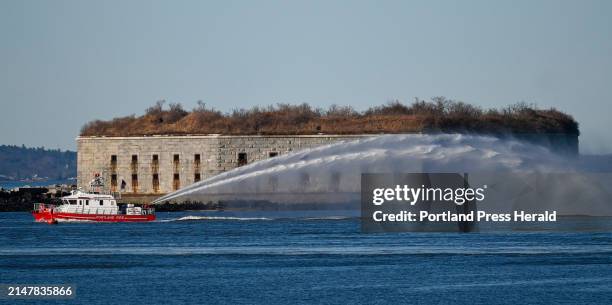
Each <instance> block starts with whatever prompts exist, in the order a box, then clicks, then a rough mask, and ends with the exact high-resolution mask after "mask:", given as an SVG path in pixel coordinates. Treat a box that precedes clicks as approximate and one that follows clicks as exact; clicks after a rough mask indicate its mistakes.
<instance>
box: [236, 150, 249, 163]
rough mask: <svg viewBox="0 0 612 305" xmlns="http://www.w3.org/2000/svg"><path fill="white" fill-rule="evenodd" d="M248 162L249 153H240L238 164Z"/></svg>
mask: <svg viewBox="0 0 612 305" xmlns="http://www.w3.org/2000/svg"><path fill="white" fill-rule="evenodd" d="M246 164H247V154H246V153H243V152H242V153H238V166H243V165H246Z"/></svg>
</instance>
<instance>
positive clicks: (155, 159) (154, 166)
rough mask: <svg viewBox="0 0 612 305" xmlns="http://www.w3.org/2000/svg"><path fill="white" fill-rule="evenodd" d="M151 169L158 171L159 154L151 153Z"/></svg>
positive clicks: (154, 171)
mask: <svg viewBox="0 0 612 305" xmlns="http://www.w3.org/2000/svg"><path fill="white" fill-rule="evenodd" d="M151 171H152V172H153V173H157V172H159V156H158V155H153V158H152V161H151Z"/></svg>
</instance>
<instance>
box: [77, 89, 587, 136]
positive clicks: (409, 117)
mask: <svg viewBox="0 0 612 305" xmlns="http://www.w3.org/2000/svg"><path fill="white" fill-rule="evenodd" d="M164 104H165V102H164V101H158V102H157V103H156V104H155V105H153V106H151V107H149V108H147V110H146V112H145V114H144V115H142V116H140V117H136V116H134V115H131V116H126V117H121V118H116V119H113V120H110V121H100V120H96V121H92V122H89V123H87V124H86V125H85V126H83V128H82V130H81V135H83V136H96V135H104V136H134V135H168V134H176V135H183V134H231V135H250V134H268V135H270V134H317V133H329V134H351V133H353V134H354V133H402V132H437V131H439V132H479V133H564V134H578V133H579V131H578V123H577V122H576V121H575V120H574V119H573V118H572V117H571V116H570V115H568V114H565V113H563V112H560V111H558V110H556V109H554V108H551V109H545V110H542V109H537V108H536V107H535V106H534V105H529V104H525V103H518V104H514V105H511V106H508V107H506V108H503V109H482V108H480V107H477V106H474V105H470V104H467V103H464V102H460V101H453V100H449V99H446V98H444V97H434V98H432V99H431V101H425V100H419V99H416V100H415V101H414V102H413V103H412V104H409V105H406V104H402V103H400V102H399V101H392V102H389V103H387V104H385V105H381V106H376V107H371V108H369V109H367V110H365V111H363V112H359V111H357V110H355V109H354V108H353V107H351V106H339V105H332V106H330V107H329V108H328V109H321V108H313V107H312V106H310V105H308V104H305V103H304V104H299V105H290V104H277V105H271V106H266V107H259V106H255V107H252V108H248V109H247V108H236V109H234V110H232V111H231V112H229V113H222V112H221V111H218V110H216V109H214V108H210V107H207V106H206V104H205V103H203V102H198V105H197V106H196V108H194V109H193V110H192V111H191V112H189V111H186V110H185V109H183V107H182V106H181V104H169V107H168V109H165V108H164Z"/></svg>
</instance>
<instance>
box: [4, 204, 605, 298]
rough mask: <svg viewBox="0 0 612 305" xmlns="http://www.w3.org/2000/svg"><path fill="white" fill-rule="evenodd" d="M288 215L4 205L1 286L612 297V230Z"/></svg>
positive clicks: (246, 294) (280, 294) (150, 294)
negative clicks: (78, 213)
mask: <svg viewBox="0 0 612 305" xmlns="http://www.w3.org/2000/svg"><path fill="white" fill-rule="evenodd" d="M287 216H290V215H283V214H277V215H272V217H271V216H270V215H266V216H262V215H261V214H253V213H251V214H249V213H231V212H180V213H158V218H159V220H158V221H156V222H152V223H140V224H138V223H132V224H130V223H120V224H96V223H67V224H66V223H65V224H59V225H55V226H50V225H46V224H39V223H34V222H33V221H32V218H31V216H30V215H29V214H27V213H0V232H2V234H0V283H2V284H15V283H22V284H74V285H76V287H77V288H76V297H75V299H74V300H70V301H69V302H67V303H70V304H108V303H133V304H138V303H140V304H165V305H168V304H198V303H199V304H216V303H231V304H266V305H270V304H311V303H321V304H359V303H363V304H390V303H419V304H447V303H457V304H523V303H529V304H552V303H557V304H606V303H611V302H612V233H609V232H592V231H589V232H573V233H568V232H565V233H564V232H550V231H543V232H491V233H469V234H460V233H386V234H362V233H360V227H359V225H360V224H359V220H358V219H356V218H344V217H333V216H334V215H333V213H331V212H327V214H326V215H313V216H312V217H310V216H309V217H299V218H295V217H287ZM600 221H607V220H605V219H604V220H600ZM3 301H4V302H7V303H9V302H8V301H7V300H0V302H3ZM49 302H50V301H41V300H19V301H17V300H11V301H10V304H44V303H45V304H46V303H49ZM53 302H56V303H58V304H59V303H64V302H66V301H53Z"/></svg>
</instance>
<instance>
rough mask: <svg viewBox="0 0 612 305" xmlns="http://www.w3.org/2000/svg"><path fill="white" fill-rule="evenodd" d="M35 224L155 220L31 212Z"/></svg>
mask: <svg viewBox="0 0 612 305" xmlns="http://www.w3.org/2000/svg"><path fill="white" fill-rule="evenodd" d="M32 215H33V216H34V220H35V221H36V222H46V223H50V224H53V223H58V222H147V221H153V220H155V215H154V214H148V215H123V214H116V215H108V214H106V215H101V214H77V213H63V212H56V213H51V212H48V211H45V212H39V211H34V212H32Z"/></svg>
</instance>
